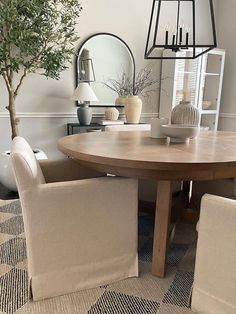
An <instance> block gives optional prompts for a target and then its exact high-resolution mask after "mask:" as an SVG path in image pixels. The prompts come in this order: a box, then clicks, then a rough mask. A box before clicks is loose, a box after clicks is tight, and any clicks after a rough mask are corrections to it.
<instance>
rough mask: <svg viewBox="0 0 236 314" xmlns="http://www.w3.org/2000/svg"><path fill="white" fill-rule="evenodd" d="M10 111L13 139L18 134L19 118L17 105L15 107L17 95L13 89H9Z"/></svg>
mask: <svg viewBox="0 0 236 314" xmlns="http://www.w3.org/2000/svg"><path fill="white" fill-rule="evenodd" d="M7 109H8V111H9V113H10V121H11V131H12V135H11V138H12V140H13V139H14V137H16V136H18V134H19V133H18V123H19V121H18V119H17V117H16V107H15V97H14V91H13V89H12V90H10V91H9V105H8V107H7Z"/></svg>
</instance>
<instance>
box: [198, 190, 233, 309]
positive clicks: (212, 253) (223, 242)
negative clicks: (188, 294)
mask: <svg viewBox="0 0 236 314" xmlns="http://www.w3.org/2000/svg"><path fill="white" fill-rule="evenodd" d="M235 226H236V201H235V200H231V199H227V198H222V197H218V196H213V195H205V196H204V197H203V199H202V203H201V215H200V221H199V226H198V235H199V236H198V244H197V255H196V267H195V275H194V284H193V295H192V310H193V311H194V313H200V314H235V313H236V272H235V266H236V250H235V243H236V229H235Z"/></svg>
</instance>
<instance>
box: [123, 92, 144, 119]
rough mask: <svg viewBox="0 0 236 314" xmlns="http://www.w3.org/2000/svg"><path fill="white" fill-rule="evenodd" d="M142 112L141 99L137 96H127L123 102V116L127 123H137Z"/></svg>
mask: <svg viewBox="0 0 236 314" xmlns="http://www.w3.org/2000/svg"><path fill="white" fill-rule="evenodd" d="M141 112H142V100H141V99H140V98H139V97H138V96H129V97H127V98H126V102H125V116H126V120H127V122H128V123H139V120H140V116H141Z"/></svg>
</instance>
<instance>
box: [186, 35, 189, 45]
mask: <svg viewBox="0 0 236 314" xmlns="http://www.w3.org/2000/svg"><path fill="white" fill-rule="evenodd" d="M188 42H189V32H187V33H186V46H187V47H188Z"/></svg>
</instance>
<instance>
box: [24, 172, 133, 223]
mask: <svg viewBox="0 0 236 314" xmlns="http://www.w3.org/2000/svg"><path fill="white" fill-rule="evenodd" d="M137 193H138V187H137V180H135V179H127V178H121V177H104V178H93V179H86V180H77V181H66V182H57V183H48V184H41V185H38V186H37V187H36V188H33V189H30V190H26V191H24V192H22V200H23V203H24V204H25V205H29V206H30V207H31V208H30V210H29V212H30V215H31V214H32V215H33V213H34V212H36V214H37V216H39V217H40V215H42V214H43V212H46V215H47V214H48V213H49V211H53V212H54V214H57V215H58V214H59V213H60V211H61V212H63V215H65V214H66V215H67V214H68V211H71V210H76V211H78V210H79V208H80V207H83V208H84V210H87V209H88V208H89V206H90V205H92V206H94V208H96V210H97V209H98V208H99V206H107V204H109V206H113V207H114V206H116V205H117V204H118V205H119V206H120V204H121V203H122V204H126V202H130V201H131V199H132V201H133V202H138V196H137ZM134 194H135V195H136V196H135V197H134ZM130 195H131V197H130ZM132 205H133V204H132ZM125 207H126V206H125ZM40 219H41V218H40ZM35 223H36V224H37V222H35ZM33 226H34V227H35V225H34V224H33Z"/></svg>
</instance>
